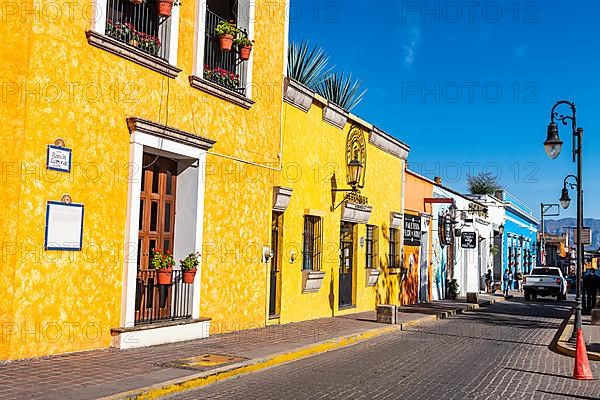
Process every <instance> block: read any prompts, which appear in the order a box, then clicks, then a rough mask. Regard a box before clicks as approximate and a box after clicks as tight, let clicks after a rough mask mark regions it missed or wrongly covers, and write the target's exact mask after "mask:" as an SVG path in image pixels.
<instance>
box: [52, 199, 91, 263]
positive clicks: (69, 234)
mask: <svg viewBox="0 0 600 400" xmlns="http://www.w3.org/2000/svg"><path fill="white" fill-rule="evenodd" d="M82 238H83V204H65V203H62V202H59V201H48V202H47V203H46V238H45V241H44V248H45V249H46V250H64V251H80V250H81V245H82Z"/></svg>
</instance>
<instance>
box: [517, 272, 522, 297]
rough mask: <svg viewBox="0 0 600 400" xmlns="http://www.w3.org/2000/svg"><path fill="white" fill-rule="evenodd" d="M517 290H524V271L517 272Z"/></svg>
mask: <svg viewBox="0 0 600 400" xmlns="http://www.w3.org/2000/svg"><path fill="white" fill-rule="evenodd" d="M517 290H518V291H519V292H522V291H523V273H522V272H517Z"/></svg>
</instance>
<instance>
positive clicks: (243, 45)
mask: <svg viewBox="0 0 600 400" xmlns="http://www.w3.org/2000/svg"><path fill="white" fill-rule="evenodd" d="M233 43H234V44H235V46H236V47H237V49H238V53H239V55H240V59H241V60H242V61H248V60H249V59H250V53H251V52H252V46H254V40H250V39H248V37H247V36H244V35H242V36H239V37H237V38H235V39H234V41H233Z"/></svg>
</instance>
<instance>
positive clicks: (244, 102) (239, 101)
mask: <svg viewBox="0 0 600 400" xmlns="http://www.w3.org/2000/svg"><path fill="white" fill-rule="evenodd" d="M190 85H191V86H192V87H193V88H195V89H198V90H202V91H203V92H206V93H208V94H212V95H213V96H216V97H218V98H220V99H223V100H226V101H229V102H231V103H233V104H235V105H238V106H240V107H242V108H245V109H246V110H249V109H250V108H251V107H252V106H253V105H254V101H252V100H250V99H249V98H247V97H245V96H242V95H241V94H238V93H236V92H234V91H231V90H228V89H225V88H224V87H222V86H219V85H217V84H216V83H213V82H210V81H207V80H206V79H203V78H200V77H198V76H195V75H190Z"/></svg>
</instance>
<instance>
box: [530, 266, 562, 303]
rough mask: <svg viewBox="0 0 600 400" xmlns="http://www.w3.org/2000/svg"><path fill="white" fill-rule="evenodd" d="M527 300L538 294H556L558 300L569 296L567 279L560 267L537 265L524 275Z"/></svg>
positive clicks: (534, 297)
mask: <svg viewBox="0 0 600 400" xmlns="http://www.w3.org/2000/svg"><path fill="white" fill-rule="evenodd" d="M523 292H525V300H531V299H532V298H533V299H536V298H537V296H556V300H557V301H562V300H565V299H566V298H567V281H566V279H565V278H564V277H563V274H562V272H561V270H560V269H559V268H554V267H537V268H534V269H533V271H531V274H529V275H525V276H524V277H523Z"/></svg>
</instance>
